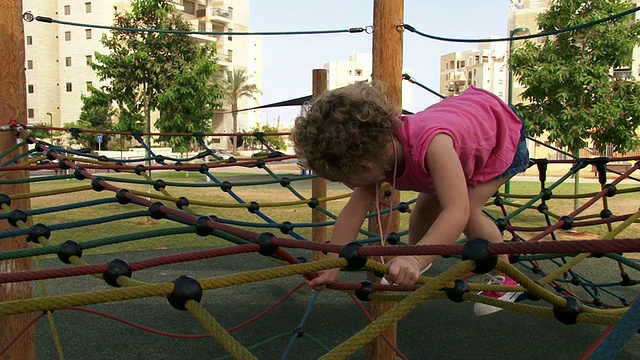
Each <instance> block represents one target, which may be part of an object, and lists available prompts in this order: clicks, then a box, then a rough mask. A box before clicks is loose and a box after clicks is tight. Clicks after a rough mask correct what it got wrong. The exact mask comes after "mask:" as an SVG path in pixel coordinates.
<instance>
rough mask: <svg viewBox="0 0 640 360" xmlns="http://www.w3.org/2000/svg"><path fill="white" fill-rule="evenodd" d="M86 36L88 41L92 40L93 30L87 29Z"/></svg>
mask: <svg viewBox="0 0 640 360" xmlns="http://www.w3.org/2000/svg"><path fill="white" fill-rule="evenodd" d="M84 35H85V37H86V38H87V39H91V29H86V30H85V31H84Z"/></svg>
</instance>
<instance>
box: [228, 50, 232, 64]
mask: <svg viewBox="0 0 640 360" xmlns="http://www.w3.org/2000/svg"><path fill="white" fill-rule="evenodd" d="M227 61H229V62H232V61H233V50H227Z"/></svg>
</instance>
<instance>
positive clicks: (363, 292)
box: [356, 280, 376, 301]
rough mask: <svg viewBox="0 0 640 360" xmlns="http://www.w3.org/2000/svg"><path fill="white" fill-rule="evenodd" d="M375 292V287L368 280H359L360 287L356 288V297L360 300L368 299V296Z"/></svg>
mask: <svg viewBox="0 0 640 360" xmlns="http://www.w3.org/2000/svg"><path fill="white" fill-rule="evenodd" d="M374 292H376V287H375V285H373V283H372V282H371V281H369V280H362V281H360V288H359V289H356V297H357V298H358V299H359V300H360V301H369V300H370V299H369V296H370V295H371V294H373V293H374Z"/></svg>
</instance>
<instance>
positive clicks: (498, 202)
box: [493, 196, 504, 206]
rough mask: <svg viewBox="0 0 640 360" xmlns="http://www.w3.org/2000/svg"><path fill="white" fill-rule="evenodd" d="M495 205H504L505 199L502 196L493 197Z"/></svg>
mask: <svg viewBox="0 0 640 360" xmlns="http://www.w3.org/2000/svg"><path fill="white" fill-rule="evenodd" d="M493 205H495V206H502V205H504V199H503V198H502V197H501V196H496V198H495V199H493Z"/></svg>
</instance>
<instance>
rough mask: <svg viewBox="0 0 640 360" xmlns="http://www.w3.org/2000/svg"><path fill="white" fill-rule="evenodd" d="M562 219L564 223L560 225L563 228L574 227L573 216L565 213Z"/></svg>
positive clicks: (569, 228)
mask: <svg viewBox="0 0 640 360" xmlns="http://www.w3.org/2000/svg"><path fill="white" fill-rule="evenodd" d="M560 221H562V223H563V224H562V226H561V227H560V228H561V229H562V230H571V228H572V227H573V218H571V216H567V215H565V216H563V217H561V218H560Z"/></svg>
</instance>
